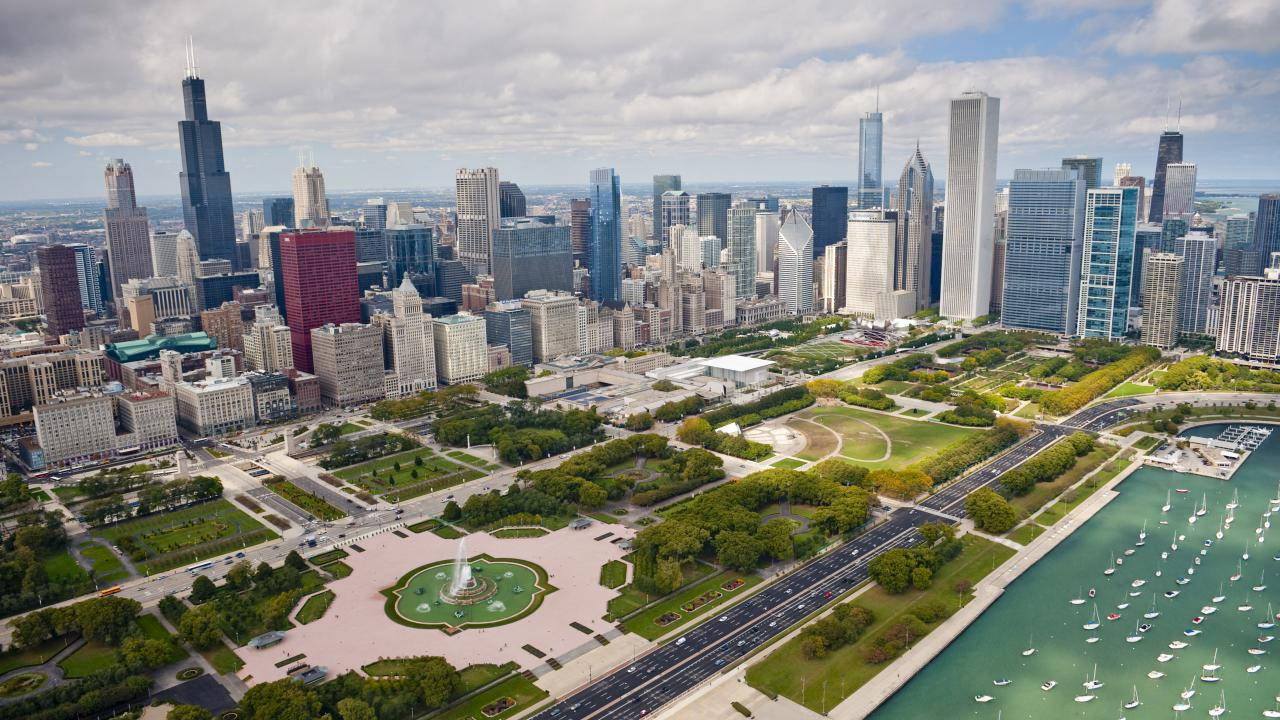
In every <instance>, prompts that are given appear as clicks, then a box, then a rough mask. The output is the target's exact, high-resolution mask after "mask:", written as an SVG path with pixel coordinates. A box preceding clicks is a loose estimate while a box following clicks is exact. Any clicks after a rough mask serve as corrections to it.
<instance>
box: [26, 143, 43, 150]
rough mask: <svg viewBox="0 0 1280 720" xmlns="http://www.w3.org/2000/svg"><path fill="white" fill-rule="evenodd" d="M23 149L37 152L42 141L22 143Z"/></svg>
mask: <svg viewBox="0 0 1280 720" xmlns="http://www.w3.org/2000/svg"><path fill="white" fill-rule="evenodd" d="M22 149H23V150H26V151H27V152H35V151H37V150H39V149H40V143H22Z"/></svg>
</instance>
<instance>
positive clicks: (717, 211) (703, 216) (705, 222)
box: [698, 192, 733, 247]
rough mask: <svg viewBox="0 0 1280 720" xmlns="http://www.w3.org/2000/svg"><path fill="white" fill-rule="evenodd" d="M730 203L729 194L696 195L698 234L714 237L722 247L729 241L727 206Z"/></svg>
mask: <svg viewBox="0 0 1280 720" xmlns="http://www.w3.org/2000/svg"><path fill="white" fill-rule="evenodd" d="M732 202H733V197H732V196H730V195H729V193H722V192H710V193H698V234H699V235H715V236H716V237H717V238H719V239H720V246H721V247H723V246H724V244H725V241H727V240H728V239H729V237H728V236H729V204H730V203H732Z"/></svg>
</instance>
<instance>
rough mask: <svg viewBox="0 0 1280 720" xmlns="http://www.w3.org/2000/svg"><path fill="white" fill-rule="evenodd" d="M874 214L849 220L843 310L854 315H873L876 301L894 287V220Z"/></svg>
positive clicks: (895, 237)
mask: <svg viewBox="0 0 1280 720" xmlns="http://www.w3.org/2000/svg"><path fill="white" fill-rule="evenodd" d="M878 215H879V216H878V217H875V218H856V219H852V220H850V221H849V230H848V234H849V240H848V248H849V249H848V256H847V258H846V260H845V268H846V280H845V304H844V307H843V312H845V313H847V314H850V315H854V316H855V317H862V318H869V319H871V318H876V307H877V305H878V304H879V303H882V302H884V300H883V296H884V295H887V294H889V293H892V292H893V291H894V269H895V262H894V255H895V246H896V240H897V234H898V233H897V221H896V220H894V219H893V218H886V217H884V216H883V215H882V214H878Z"/></svg>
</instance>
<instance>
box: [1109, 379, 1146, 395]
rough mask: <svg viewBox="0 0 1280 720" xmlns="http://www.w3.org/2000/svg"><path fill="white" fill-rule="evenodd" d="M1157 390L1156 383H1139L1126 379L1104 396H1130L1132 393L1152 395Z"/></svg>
mask: <svg viewBox="0 0 1280 720" xmlns="http://www.w3.org/2000/svg"><path fill="white" fill-rule="evenodd" d="M1155 391H1156V387H1155V386H1154V385H1139V384H1137V383H1134V382H1128V381H1125V382H1122V383H1120V384H1119V385H1117V386H1115V387H1114V388H1112V390H1111V392H1109V393H1107V394H1106V395H1103V397H1109V398H1117V397H1128V396H1130V395H1150V394H1151V393H1153V392H1155Z"/></svg>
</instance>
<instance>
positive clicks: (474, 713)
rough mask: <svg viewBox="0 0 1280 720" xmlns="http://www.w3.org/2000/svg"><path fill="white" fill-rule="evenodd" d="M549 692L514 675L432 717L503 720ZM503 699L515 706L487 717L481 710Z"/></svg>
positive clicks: (456, 719) (450, 719) (452, 719)
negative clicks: (510, 701)
mask: <svg viewBox="0 0 1280 720" xmlns="http://www.w3.org/2000/svg"><path fill="white" fill-rule="evenodd" d="M546 696H547V691H546V690H543V689H542V688H540V687H538V686H537V685H534V684H533V683H532V682H531V681H530V680H529V679H528V678H526V677H524V676H523V675H513V676H512V677H511V678H510V679H508V680H505V681H503V682H501V683H499V684H497V685H495V686H493V687H492V688H489V689H488V690H486V691H484V692H482V693H480V694H478V695H476V696H474V697H471V698H469V699H467V700H466V701H464V702H462V703H460V704H458V705H457V706H455V707H453V708H451V709H449V710H446V711H444V712H442V713H439V714H437V715H434V716H432V720H469V719H470V718H486V720H502V719H503V718H509V717H511V716H512V715H516V714H518V713H522V712H524V711H525V710H528V709H529V708H530V707H532V706H533V704H534V703H536V702H538V701H539V700H541V699H543V698H545V697H546ZM502 698H511V699H512V700H514V701H515V704H514V705H513V706H512V707H511V708H509V709H507V710H505V711H503V712H500V713H497V714H495V715H485V714H484V713H483V712H481V708H483V707H485V706H486V705H488V704H490V703H493V702H496V701H498V700H500V699H502Z"/></svg>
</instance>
